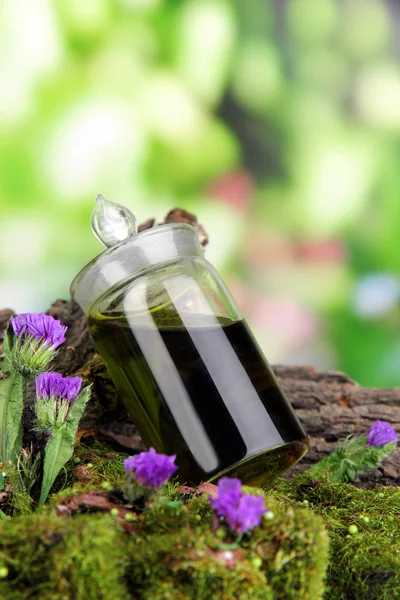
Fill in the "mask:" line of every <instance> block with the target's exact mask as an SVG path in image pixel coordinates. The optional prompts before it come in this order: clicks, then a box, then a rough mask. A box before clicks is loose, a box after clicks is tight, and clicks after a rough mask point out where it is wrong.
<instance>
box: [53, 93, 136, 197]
mask: <svg viewBox="0 0 400 600" xmlns="http://www.w3.org/2000/svg"><path fill="white" fill-rule="evenodd" d="M143 153H144V137H143V132H142V130H141V128H140V127H139V125H138V123H137V122H136V121H135V120H134V118H133V115H132V111H131V107H130V106H129V105H128V104H127V103H125V102H122V101H120V100H115V99H113V98H92V99H90V100H86V101H83V102H82V103H80V104H78V105H77V106H75V107H73V108H72V109H70V112H69V113H68V114H67V115H65V116H64V117H61V118H59V119H58V120H57V127H56V128H55V130H54V131H53V132H52V134H51V135H50V139H49V140H48V143H47V144H46V145H45V150H44V154H43V157H42V168H43V171H44V174H45V176H46V178H50V181H51V183H52V184H53V187H54V189H55V191H56V193H57V194H58V195H59V197H60V199H61V200H66V201H68V200H75V201H80V200H81V198H82V196H85V195H90V194H93V190H94V189H95V190H98V189H104V190H108V189H110V186H112V185H113V184H114V183H116V182H121V181H124V180H129V179H130V180H132V174H133V172H134V170H135V167H138V165H139V164H140V163H141V161H142V158H143Z"/></svg>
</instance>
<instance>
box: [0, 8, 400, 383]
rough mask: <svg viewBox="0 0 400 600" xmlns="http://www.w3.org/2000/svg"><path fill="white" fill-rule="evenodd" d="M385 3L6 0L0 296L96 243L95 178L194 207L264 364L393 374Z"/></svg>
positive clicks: (396, 292)
mask: <svg viewBox="0 0 400 600" xmlns="http://www.w3.org/2000/svg"><path fill="white" fill-rule="evenodd" d="M399 16H400V12H399V6H398V4H397V3H396V2H393V1H392V2H390V1H389V0H387V1H384V0H363V2H359V1H358V0H346V1H343V2H337V0H318V2H315V1H314V0H273V1H271V2H265V1H264V0H246V2H243V1H242V0H174V1H169V0H113V1H112V0H85V2H79V1H78V0H57V1H56V2H52V1H51V0H38V1H37V2H35V3H31V2H29V0H6V1H5V2H4V3H3V4H2V8H1V19H0V82H1V90H2V91H1V94H0V209H1V219H0V306H1V307H6V306H10V307H12V308H14V310H16V311H28V310H32V311H33V310H45V309H46V308H47V307H48V306H49V304H50V303H51V302H52V301H53V300H54V299H55V298H56V297H60V296H61V297H64V298H66V297H68V288H69V283H70V281H71V279H72V278H73V276H74V275H75V274H76V272H77V271H78V270H79V269H80V268H81V267H82V266H83V265H84V264H85V263H86V262H87V261H88V260H90V259H91V258H92V257H93V256H94V255H95V254H97V253H99V252H100V251H101V247H100V244H99V242H98V241H97V240H96V239H95V238H94V236H93V235H92V234H91V231H90V227H89V220H90V213H91V210H92V208H93V206H94V202H95V197H96V195H97V194H98V193H102V194H104V195H105V196H106V197H107V198H109V199H110V200H113V201H115V202H119V203H122V204H125V205H126V206H128V207H129V208H130V209H131V210H132V211H133V212H134V213H135V214H136V216H137V218H138V220H139V221H141V220H145V219H147V218H149V217H153V216H154V217H156V218H158V219H160V220H161V219H162V218H163V216H164V215H165V214H166V213H167V212H168V211H169V210H170V209H171V208H173V207H175V206H180V207H183V208H185V209H187V210H189V211H192V212H195V213H196V214H197V215H198V217H199V220H200V221H201V222H202V223H203V224H204V225H205V227H206V229H207V230H208V232H209V234H210V238H211V242H210V246H209V249H208V251H207V252H208V257H209V259H210V260H211V261H212V262H213V263H214V265H215V266H216V267H217V269H218V270H219V271H220V272H221V274H222V275H223V277H224V278H225V279H226V281H227V282H228V284H229V285H230V287H231V288H232V290H233V292H234V295H235V297H236V298H237V301H238V303H239V305H240V306H241V308H242V310H243V313H244V314H245V315H246V317H247V319H248V321H249V322H250V325H251V326H252V328H253V329H254V331H255V333H256V336H257V338H258V339H259V341H260V344H261V346H262V347H263V349H264V350H265V352H266V354H267V357H268V359H269V360H270V361H271V362H285V363H291V364H293V363H311V364H313V365H315V366H316V367H318V368H327V369H334V368H338V369H342V370H344V371H346V372H348V373H349V374H350V375H351V376H352V377H353V378H354V379H356V380H358V381H360V382H361V383H363V384H365V385H373V386H390V385H399V382H400V374H399V373H400V369H399V365H400V341H399V324H400V310H399V306H400V280H399V272H400V252H399V249H398V248H399V242H398V239H399V231H400V164H399V161H400V153H399V145H400V63H399V59H400V55H399V44H398V39H399V27H398V23H399Z"/></svg>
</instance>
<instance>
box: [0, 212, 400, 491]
mask: <svg viewBox="0 0 400 600" xmlns="http://www.w3.org/2000/svg"><path fill="white" fill-rule="evenodd" d="M174 212H175V215H176V218H175V219H174ZM174 220H176V221H186V222H190V223H192V224H194V225H195V226H197V228H198V232H199V237H200V239H201V241H202V244H203V246H205V244H206V243H207V241H208V238H207V234H206V233H205V231H204V228H203V227H202V226H201V225H198V224H197V220H196V217H195V216H194V215H190V214H189V213H185V211H181V210H179V209H176V211H171V212H170V213H169V214H168V216H167V219H166V222H171V221H174ZM154 224H155V223H154V220H152V219H151V220H149V221H147V222H146V223H145V224H144V226H143V229H146V228H149V227H152V226H154ZM12 314H13V312H12V311H11V310H9V309H4V310H0V358H1V342H2V338H3V333H4V330H5V327H6V326H7V323H8V320H9V318H10V317H11V316H12ZM48 314H51V315H52V316H54V317H55V318H57V319H60V320H61V321H62V323H63V324H64V325H67V326H68V330H67V334H66V342H65V344H63V345H62V346H61V347H60V350H59V353H58V354H57V356H56V358H55V360H54V362H53V365H52V368H53V370H54V371H58V372H60V373H63V374H64V375H77V374H78V375H80V376H82V377H83V378H84V382H85V383H86V384H88V383H91V384H92V386H93V387H92V398H91V401H90V403H89V405H88V407H87V410H86V412H85V414H84V417H83V419H82V421H81V425H80V430H79V433H78V435H79V438H82V437H96V438H97V439H100V440H104V441H107V442H109V443H111V444H112V445H114V446H116V447H118V448H120V449H121V450H122V449H123V450H125V451H128V452H135V451H136V452H137V451H140V450H141V449H143V447H144V446H143V442H142V440H141V438H140V435H139V434H138V432H137V430H136V427H135V425H134V424H133V422H132V420H131V419H130V417H129V415H128V414H127V413H126V411H125V409H124V407H123V405H122V403H121V401H120V399H119V397H118V395H117V393H116V390H115V387H114V385H113V383H112V381H111V380H110V378H109V376H108V374H107V371H106V369H105V366H104V364H103V362H102V360H101V358H100V357H99V355H98V354H96V351H95V348H94V345H93V342H92V340H91V338H90V335H89V330H88V325H87V319H86V317H85V315H84V314H83V312H82V311H81V309H80V308H79V306H78V305H77V304H76V303H74V302H72V301H64V300H57V301H56V302H54V304H52V306H51V307H50V308H49V310H48ZM273 369H274V372H275V374H276V375H277V377H278V380H279V381H280V384H281V386H282V388H283V390H284V391H285V393H286V395H287V397H288V399H289V401H290V402H291V404H292V406H293V407H294V409H295V411H296V414H297V416H298V417H299V419H300V421H301V423H302V424H303V426H304V428H305V430H306V432H307V433H308V435H309V436H310V440H311V448H310V450H309V452H308V453H307V455H306V456H305V457H304V458H303V459H302V461H301V462H300V463H299V464H298V465H296V466H295V467H294V468H293V469H292V470H291V473H298V472H301V471H304V470H305V469H307V468H308V467H309V466H311V465H312V464H314V463H315V462H317V461H318V460H320V459H322V458H324V457H325V456H326V455H327V454H329V453H330V452H332V450H334V448H335V446H336V442H337V441H338V440H339V439H341V438H344V437H346V436H348V435H350V434H361V433H364V432H365V431H366V430H367V429H368V427H369V426H370V425H371V424H372V423H373V422H374V421H376V420H384V421H389V422H390V423H391V424H392V426H393V427H394V428H395V429H396V430H397V431H400V388H393V389H374V388H365V387H362V386H360V385H359V384H357V383H356V382H354V381H352V380H351V379H350V378H349V377H348V376H347V375H345V374H343V373H340V372H336V371H331V372H325V373H320V372H318V371H317V370H315V369H314V368H313V367H310V366H282V365H276V366H275V367H273ZM1 376H2V374H1V371H0V378H1ZM33 401H34V389H33V386H31V388H30V389H29V392H28V398H27V403H26V409H25V415H24V425H25V432H24V443H25V444H33V445H35V446H38V447H40V446H42V445H43V442H44V439H43V438H41V437H40V435H39V434H37V433H35V432H34V431H32V425H33V420H34V416H33ZM355 483H356V484H358V485H360V486H362V487H377V486H380V485H400V450H399V449H397V450H395V452H393V453H392V454H391V455H390V456H389V457H388V458H387V459H385V461H384V462H383V464H382V466H381V467H380V468H379V469H376V470H374V471H371V472H369V473H368V474H367V475H363V476H362V477H360V478H359V479H358V480H357V481H355Z"/></svg>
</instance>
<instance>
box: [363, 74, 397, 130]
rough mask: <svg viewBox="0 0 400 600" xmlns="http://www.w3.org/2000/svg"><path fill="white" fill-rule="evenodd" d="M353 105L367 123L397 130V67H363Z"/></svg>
mask: <svg viewBox="0 0 400 600" xmlns="http://www.w3.org/2000/svg"><path fill="white" fill-rule="evenodd" d="M355 104H356V108H357V109H358V112H359V113H360V115H361V116H362V117H363V118H364V119H365V120H366V121H367V122H368V123H370V124H372V125H376V126H378V127H381V128H382V129H386V130H393V131H396V132H400V69H399V67H398V65H395V64H393V65H391V64H388V63H385V64H382V65H374V66H371V67H369V68H367V69H365V70H364V71H363V72H362V73H361V75H360V76H359V78H358V80H357V81H356V87H355Z"/></svg>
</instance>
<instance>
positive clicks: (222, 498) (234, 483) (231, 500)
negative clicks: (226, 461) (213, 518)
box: [210, 477, 242, 515]
mask: <svg viewBox="0 0 400 600" xmlns="http://www.w3.org/2000/svg"><path fill="white" fill-rule="evenodd" d="M241 489H242V482H241V481H240V479H235V478H234V477H222V478H221V479H220V480H219V481H218V496H217V498H210V503H211V505H212V507H213V508H214V510H215V511H216V513H217V514H218V515H226V513H227V511H228V510H229V509H230V508H234V507H235V506H237V505H238V504H239V501H240V498H241V496H242V493H241Z"/></svg>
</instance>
